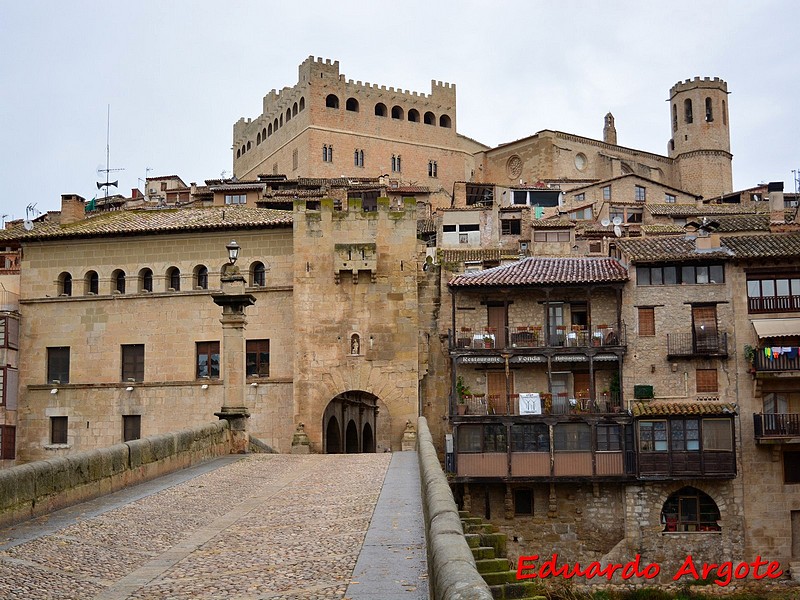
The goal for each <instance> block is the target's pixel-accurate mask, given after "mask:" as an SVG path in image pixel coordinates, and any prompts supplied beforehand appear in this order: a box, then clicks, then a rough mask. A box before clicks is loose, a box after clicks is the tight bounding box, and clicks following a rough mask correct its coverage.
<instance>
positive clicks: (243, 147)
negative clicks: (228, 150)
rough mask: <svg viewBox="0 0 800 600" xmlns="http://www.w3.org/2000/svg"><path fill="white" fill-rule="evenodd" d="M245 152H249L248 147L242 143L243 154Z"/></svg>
mask: <svg viewBox="0 0 800 600" xmlns="http://www.w3.org/2000/svg"><path fill="white" fill-rule="evenodd" d="M245 152H247V148H246V147H245V145H244V144H242V154H244V153H245Z"/></svg>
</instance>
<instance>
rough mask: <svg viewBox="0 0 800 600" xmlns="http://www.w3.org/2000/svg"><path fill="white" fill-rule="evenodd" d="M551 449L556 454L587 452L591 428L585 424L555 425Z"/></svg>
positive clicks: (590, 446) (590, 440) (589, 445)
mask: <svg viewBox="0 0 800 600" xmlns="http://www.w3.org/2000/svg"><path fill="white" fill-rule="evenodd" d="M553 449H554V450H555V451H556V452H589V451H590V450H591V449H592V428H591V427H590V426H589V425H588V424H587V423H559V424H557V425H556V426H555V427H553Z"/></svg>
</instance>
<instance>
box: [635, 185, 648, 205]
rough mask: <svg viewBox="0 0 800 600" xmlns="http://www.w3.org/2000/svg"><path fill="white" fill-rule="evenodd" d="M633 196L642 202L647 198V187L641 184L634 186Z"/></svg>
mask: <svg viewBox="0 0 800 600" xmlns="http://www.w3.org/2000/svg"><path fill="white" fill-rule="evenodd" d="M633 197H634V199H635V200H636V201H637V202H644V201H645V200H647V188H646V187H644V186H643V185H637V186H634V188H633Z"/></svg>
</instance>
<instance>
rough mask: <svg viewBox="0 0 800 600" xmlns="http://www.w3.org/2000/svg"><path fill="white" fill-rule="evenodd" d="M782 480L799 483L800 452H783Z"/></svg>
mask: <svg viewBox="0 0 800 600" xmlns="http://www.w3.org/2000/svg"><path fill="white" fill-rule="evenodd" d="M783 482H784V483H800V452H784V453H783Z"/></svg>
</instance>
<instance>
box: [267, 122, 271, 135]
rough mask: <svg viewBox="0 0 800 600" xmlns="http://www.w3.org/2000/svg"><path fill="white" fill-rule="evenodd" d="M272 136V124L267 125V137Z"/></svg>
mask: <svg viewBox="0 0 800 600" xmlns="http://www.w3.org/2000/svg"><path fill="white" fill-rule="evenodd" d="M271 135H272V123H270V124H269V126H268V127H267V137H269V136H271Z"/></svg>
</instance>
